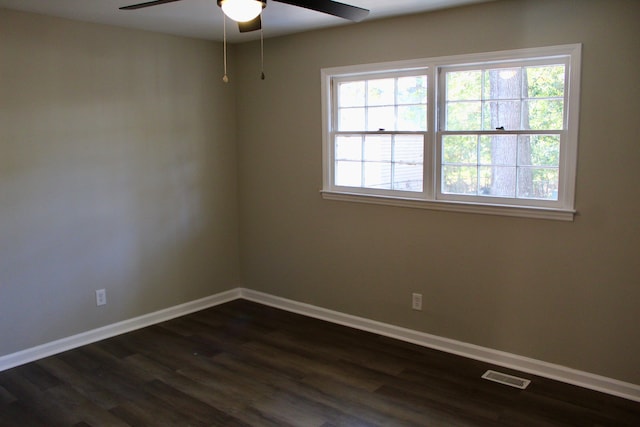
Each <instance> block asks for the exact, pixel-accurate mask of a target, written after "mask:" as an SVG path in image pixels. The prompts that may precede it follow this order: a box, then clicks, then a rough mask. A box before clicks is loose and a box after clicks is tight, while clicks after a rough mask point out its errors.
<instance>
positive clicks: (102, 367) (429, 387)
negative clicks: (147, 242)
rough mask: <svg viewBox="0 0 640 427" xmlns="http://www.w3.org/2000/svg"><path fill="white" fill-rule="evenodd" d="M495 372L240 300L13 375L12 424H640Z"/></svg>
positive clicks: (573, 390) (8, 397)
mask: <svg viewBox="0 0 640 427" xmlns="http://www.w3.org/2000/svg"><path fill="white" fill-rule="evenodd" d="M489 368H496V367H494V366H491V365H488V364H486V363H481V362H477V361H473V360H469V359H464V358H461V357H457V356H452V355H450V354H445V353H441V352H438V351H434V350H429V349H425V348H422V347H418V346H414V345H411V344H407V343H404V342H399V341H395V340H391V339H388V338H384V337H380V336H377V335H375V334H369V333H365V332H362V331H358V330H354V329H350V328H346V327H342V326H338V325H333V324H330V323H326V322H322V321H319V320H315V319H311V318H307V317H303V316H299V315H295V314H291V313H287V312H284V311H280V310H276V309H273V308H270V307H266V306H262V305H259V304H255V303H251V302H248V301H243V300H237V301H233V302H230V303H227V304H224V305H221V306H218V307H214V308H211V309H208V310H204V311H201V312H199V313H195V314H192V315H189V316H185V317H182V318H179V319H175V320H171V321H168V322H165V323H162V324H159V325H155V326H152V327H148V328H145V329H142V330H139V331H136V332H132V333H129V334H126V335H122V336H119V337H115V338H112V339H109V340H105V341H102V342H99V343H96V344H92V345H88V346H85V347H82V348H79V349H75V350H72V351H68V352H65V353H62V354H59V355H56V356H53V357H49V358H47V359H43V360H40V361H38V362H34V363H29V364H27V365H24V366H21V367H17V368H14V369H11V370H8V371H4V372H2V373H0V426H11V427H15V426H20V427H22V426H288V425H291V426H305V427H306V426H322V427H330V426H640V403H637V402H632V401H628V400H624V399H620V398H616V397H612V396H608V395H605V394H601V393H596V392H593V391H589V390H585V389H581V388H578V387H573V386H570V385H566V384H561V383H558V382H554V381H551V380H547V379H543V378H538V377H534V376H531V375H527V374H519V375H520V376H523V377H525V378H528V379H532V380H533V382H532V384H531V385H530V386H529V388H528V389H526V390H524V391H523V390H519V389H515V388H511V387H507V386H503V385H500V384H496V383H492V382H489V381H486V380H482V379H480V376H481V375H482V374H483V373H484V372H485V370H487V369H489ZM500 370H501V371H503V372H504V371H505V370H504V369H500Z"/></svg>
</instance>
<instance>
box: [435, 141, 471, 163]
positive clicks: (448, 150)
mask: <svg viewBox="0 0 640 427" xmlns="http://www.w3.org/2000/svg"><path fill="white" fill-rule="evenodd" d="M477 141H478V137H477V136H476V135H447V136H443V137H442V162H443V163H445V164H447V163H458V164H459V163H462V164H473V165H476V164H477V163H478V146H477Z"/></svg>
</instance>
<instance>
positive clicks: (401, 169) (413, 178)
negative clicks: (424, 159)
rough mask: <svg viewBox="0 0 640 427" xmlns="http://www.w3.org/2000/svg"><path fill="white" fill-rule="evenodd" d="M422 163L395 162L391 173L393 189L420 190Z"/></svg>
mask: <svg viewBox="0 0 640 427" xmlns="http://www.w3.org/2000/svg"><path fill="white" fill-rule="evenodd" d="M422 170H423V166H422V164H404V163H396V164H395V168H394V173H393V189H394V190H400V191H422Z"/></svg>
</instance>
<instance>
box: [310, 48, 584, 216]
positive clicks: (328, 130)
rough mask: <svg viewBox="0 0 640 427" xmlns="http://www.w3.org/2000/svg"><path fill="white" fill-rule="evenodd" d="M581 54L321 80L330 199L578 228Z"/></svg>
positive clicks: (478, 57) (365, 71) (451, 62)
mask: <svg viewBox="0 0 640 427" xmlns="http://www.w3.org/2000/svg"><path fill="white" fill-rule="evenodd" d="M579 65H580V45H565V46H555V47H548V48H536V49H523V50H515V51H506V52H504V51H503V52H493V53H485V54H474V55H461V56H455V57H444V58H432V59H422V60H413V61H402V62H394V63H384V64H370V65H362V66H352V67H339V68H330V69H323V70H322V86H323V128H324V132H323V133H324V160H323V163H324V183H323V196H324V197H325V198H329V199H339V200H351V201H362V202H369V203H384V204H396V205H405V206H413V207H423V208H428V209H441V210H456V211H470V212H481V213H495V214H503V215H517V216H532V217H542V218H555V219H565V220H571V219H573V214H574V205H573V203H574V187H575V170H576V156H577V129H578V128H577V125H578V88H579V77H580V74H579Z"/></svg>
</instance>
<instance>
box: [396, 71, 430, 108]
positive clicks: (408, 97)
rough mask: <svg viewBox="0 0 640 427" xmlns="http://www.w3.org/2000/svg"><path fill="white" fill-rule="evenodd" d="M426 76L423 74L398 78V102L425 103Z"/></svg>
mask: <svg viewBox="0 0 640 427" xmlns="http://www.w3.org/2000/svg"><path fill="white" fill-rule="evenodd" d="M426 103H427V78H426V77H425V76H415V77H400V78H399V79H398V104H426Z"/></svg>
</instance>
